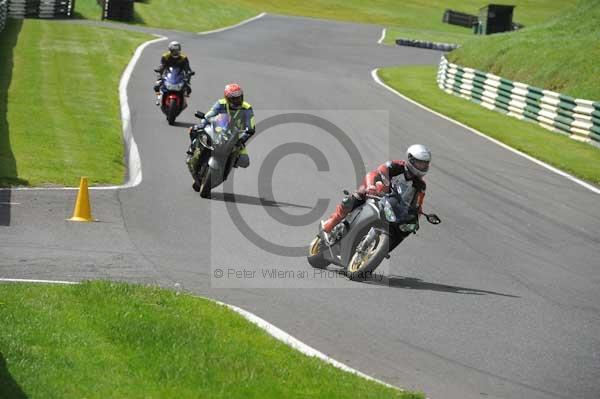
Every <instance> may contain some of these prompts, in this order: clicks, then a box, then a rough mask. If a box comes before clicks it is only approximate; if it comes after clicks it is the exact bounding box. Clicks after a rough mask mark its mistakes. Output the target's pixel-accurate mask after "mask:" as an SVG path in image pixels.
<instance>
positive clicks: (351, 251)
mask: <svg viewBox="0 0 600 399" xmlns="http://www.w3.org/2000/svg"><path fill="white" fill-rule="evenodd" d="M406 190H407V186H406V184H405V183H402V184H400V183H398V184H397V183H395V182H392V185H391V190H390V193H389V194H386V195H383V196H377V195H367V200H366V201H365V203H364V204H363V205H362V206H359V207H356V209H354V210H353V211H352V212H350V213H349V214H348V216H346V218H345V219H344V220H342V221H341V222H340V223H338V225H337V226H335V227H334V229H333V230H332V231H331V233H330V234H329V237H330V238H329V242H327V240H326V238H325V236H324V232H323V230H322V229H319V233H318V234H317V236H316V237H315V238H314V239H313V240H312V242H311V243H310V246H309V254H308V257H307V259H308V263H310V265H311V266H312V267H314V268H319V269H324V268H326V267H327V266H328V265H329V264H331V263H333V264H334V265H338V266H341V267H342V268H343V270H344V273H345V274H346V276H347V277H348V278H349V279H350V280H357V281H360V280H364V279H366V278H368V277H369V276H370V275H371V274H372V273H373V271H374V270H375V269H376V268H377V267H378V266H379V264H380V263H381V262H382V261H383V259H384V258H388V257H389V253H390V252H392V251H393V250H394V248H396V246H398V245H399V244H400V243H401V242H402V240H404V238H406V236H408V235H409V234H410V233H416V232H417V230H418V229H419V219H418V217H417V211H416V210H415V209H411V206H410V205H409V204H407V203H406V202H405V201H404V200H403V196H402V193H403V192H406ZM344 194H346V195H349V193H348V191H345V190H344ZM421 214H422V215H424V216H425V217H426V218H427V221H428V222H429V223H431V224H439V223H441V220H440V218H439V217H438V216H437V215H435V214H429V215H427V214H425V213H423V212H421Z"/></svg>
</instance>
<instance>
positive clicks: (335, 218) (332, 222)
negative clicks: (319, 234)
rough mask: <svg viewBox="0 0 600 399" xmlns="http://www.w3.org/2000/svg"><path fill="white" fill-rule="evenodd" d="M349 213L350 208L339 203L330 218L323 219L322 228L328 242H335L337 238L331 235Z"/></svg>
mask: <svg viewBox="0 0 600 399" xmlns="http://www.w3.org/2000/svg"><path fill="white" fill-rule="evenodd" d="M348 213H350V209H348V208H346V207H344V206H343V205H342V204H339V205H338V206H337V207H336V208H335V211H334V212H333V213H332V214H331V216H329V219H327V220H323V221H321V229H322V230H323V236H324V237H325V241H326V242H327V244H329V245H331V244H333V242H334V241H335V240H334V239H333V237H331V235H330V234H331V231H332V230H333V228H334V227H335V226H337V225H338V224H339V223H340V222H341V221H342V219H344V218H345V217H346V215H348Z"/></svg>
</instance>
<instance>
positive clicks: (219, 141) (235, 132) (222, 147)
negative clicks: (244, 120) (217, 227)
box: [188, 111, 245, 198]
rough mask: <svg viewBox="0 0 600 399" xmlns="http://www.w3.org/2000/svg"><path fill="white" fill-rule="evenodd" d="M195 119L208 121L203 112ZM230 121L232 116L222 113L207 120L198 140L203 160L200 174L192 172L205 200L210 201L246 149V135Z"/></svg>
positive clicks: (197, 144)
mask: <svg viewBox="0 0 600 399" xmlns="http://www.w3.org/2000/svg"><path fill="white" fill-rule="evenodd" d="M195 116H196V117H198V118H200V119H204V114H203V113H202V112H199V111H198V112H196V114H195ZM230 121H231V119H230V117H229V115H227V114H219V115H217V116H216V117H214V118H211V119H210V120H208V121H207V122H208V123H207V124H206V126H205V127H204V129H203V130H201V131H200V132H199V134H198V137H197V138H196V141H197V143H196V146H197V148H199V149H200V151H201V152H200V158H199V160H198V165H197V167H196V168H195V169H196V173H195V174H194V172H193V170H192V168H190V173H191V174H192V177H193V178H194V182H195V184H194V188H195V189H198V188H199V191H200V196H201V197H202V198H210V191H211V190H212V189H213V188H215V187H217V186H218V185H219V184H221V183H223V182H224V181H225V180H227V176H229V173H230V172H231V169H232V168H234V167H236V166H237V165H236V162H237V159H238V156H239V153H240V151H241V150H242V148H244V144H242V141H240V137H241V135H242V134H244V133H245V132H244V131H240V130H239V129H236V128H235V127H234V126H233V123H230ZM188 162H189V159H188Z"/></svg>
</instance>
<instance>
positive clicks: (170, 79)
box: [165, 67, 183, 85]
mask: <svg viewBox="0 0 600 399" xmlns="http://www.w3.org/2000/svg"><path fill="white" fill-rule="evenodd" d="M182 82H183V73H182V71H181V68H177V67H169V70H168V71H167V75H166V76H165V83H169V84H173V85H174V84H178V83H182Z"/></svg>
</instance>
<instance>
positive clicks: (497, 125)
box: [379, 66, 600, 184]
mask: <svg viewBox="0 0 600 399" xmlns="http://www.w3.org/2000/svg"><path fill="white" fill-rule="evenodd" d="M436 73H437V67H435V66H410V67H391V68H383V69H381V70H380V71H379V76H380V77H381V78H382V79H383V81H384V82H385V83H386V84H388V85H389V86H391V87H393V88H394V89H396V90H398V91H399V92H401V93H402V94H404V95H406V96H407V97H410V98H412V99H413V100H415V101H417V102H418V103H420V104H423V105H425V106H427V107H429V108H431V109H433V110H435V111H437V112H440V113H442V114H444V115H447V116H449V117H451V118H452V119H455V120H457V121H459V122H462V123H464V124H465V125H467V126H470V127H472V128H474V129H477V130H479V131H480V132H482V133H485V134H486V135H488V136H490V137H493V138H495V139H497V140H499V141H502V142H503V143H506V144H508V145H509V146H511V147H513V148H516V149H518V150H520V151H522V152H524V153H527V154H529V155H531V156H533V157H535V158H537V159H540V160H542V161H544V162H546V163H548V164H550V165H553V166H556V167H557V168H560V169H562V170H565V171H567V172H569V173H571V174H573V175H575V176H578V177H580V178H582V179H585V180H588V181H590V182H592V183H595V184H600V150H598V149H597V148H595V147H592V146H591V145H589V144H584V143H580V142H577V141H575V140H572V139H570V138H568V137H566V136H563V135H561V134H558V133H553V132H550V131H548V130H546V129H544V128H541V127H539V126H537V125H535V124H533V123H529V122H524V121H520V120H518V119H515V118H511V117H507V116H506V115H503V114H500V113H497V112H493V111H489V110H487V109H485V108H483V107H481V106H479V105H477V104H475V103H472V102H470V101H467V100H465V99H462V98H459V97H456V96H453V95H451V94H447V93H445V92H444V91H442V90H440V89H439V88H438V86H437V83H436V80H435V77H436Z"/></svg>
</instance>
